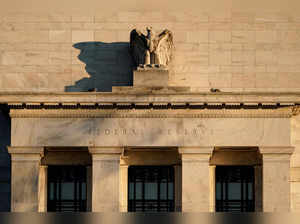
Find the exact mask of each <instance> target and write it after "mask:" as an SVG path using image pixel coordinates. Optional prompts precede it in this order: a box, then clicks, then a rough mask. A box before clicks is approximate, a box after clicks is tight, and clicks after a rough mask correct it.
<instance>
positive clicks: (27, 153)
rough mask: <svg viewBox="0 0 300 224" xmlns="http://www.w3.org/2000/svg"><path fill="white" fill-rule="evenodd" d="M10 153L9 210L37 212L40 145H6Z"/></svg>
mask: <svg viewBox="0 0 300 224" xmlns="http://www.w3.org/2000/svg"><path fill="white" fill-rule="evenodd" d="M8 152H9V153H10V154H11V211H12V212H37V211H38V210H39V201H38V188H39V186H38V181H39V169H40V161H41V155H42V154H43V148H42V147H8Z"/></svg>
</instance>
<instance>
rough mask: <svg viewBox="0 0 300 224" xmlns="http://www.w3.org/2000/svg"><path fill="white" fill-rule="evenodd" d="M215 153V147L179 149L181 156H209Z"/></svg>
mask: <svg viewBox="0 0 300 224" xmlns="http://www.w3.org/2000/svg"><path fill="white" fill-rule="evenodd" d="M213 151H214V147H213V146H197V147H179V148H178V153H179V154H209V155H211V154H212V152H213Z"/></svg>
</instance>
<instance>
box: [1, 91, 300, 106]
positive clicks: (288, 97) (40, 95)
mask: <svg viewBox="0 0 300 224" xmlns="http://www.w3.org/2000/svg"><path fill="white" fill-rule="evenodd" d="M147 102H148V103H149V102H152V103H174V102H176V103H238V104H239V103H261V104H264V103H266V104H268V103H271V104H272V103H286V104H298V103H300V93H299V92H282V93H281V92H221V93H207V92H198V93H197V92H183V93H176V92H159V91H157V92H128V93H126V92H125V93H124V92H119V93H118V92H109V93H103V92H92V93H91V92H78V93H66V92H0V103H9V104H14V103H17V104H20V103H147Z"/></svg>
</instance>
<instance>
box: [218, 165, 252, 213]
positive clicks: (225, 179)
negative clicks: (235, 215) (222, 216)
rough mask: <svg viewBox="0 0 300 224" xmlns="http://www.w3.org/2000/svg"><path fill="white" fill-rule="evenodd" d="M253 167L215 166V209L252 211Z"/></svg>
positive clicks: (220, 210) (222, 210)
mask: <svg viewBox="0 0 300 224" xmlns="http://www.w3.org/2000/svg"><path fill="white" fill-rule="evenodd" d="M254 179H255V177H254V167H252V166H217V167H216V211H217V212H254V211H255V197H254V196H255V194H254Z"/></svg>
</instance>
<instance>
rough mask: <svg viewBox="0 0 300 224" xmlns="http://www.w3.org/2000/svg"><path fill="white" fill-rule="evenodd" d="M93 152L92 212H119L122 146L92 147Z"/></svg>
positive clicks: (90, 150) (91, 151)
mask: <svg viewBox="0 0 300 224" xmlns="http://www.w3.org/2000/svg"><path fill="white" fill-rule="evenodd" d="M89 152H90V153H91V154H92V160H93V166H92V167H93V168H92V176H93V178H92V180H93V186H92V195H93V199H92V212H119V207H120V203H119V191H120V184H119V181H120V156H121V153H122V148H118V147H116V148H109V147H106V148H104V147H90V148H89Z"/></svg>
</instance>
